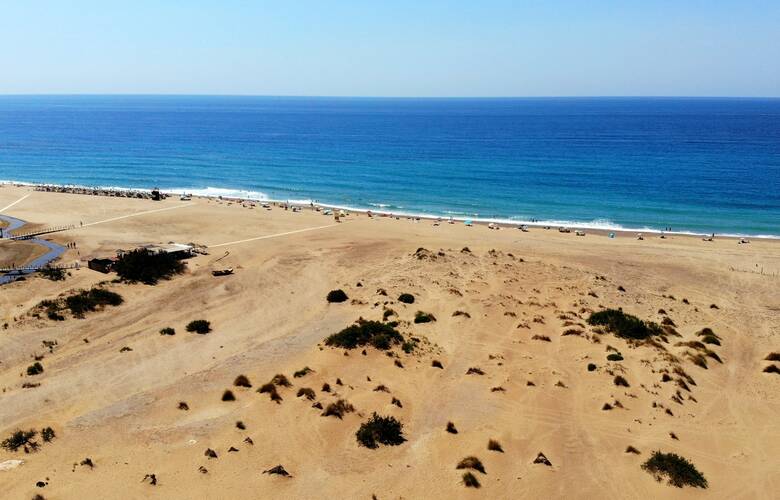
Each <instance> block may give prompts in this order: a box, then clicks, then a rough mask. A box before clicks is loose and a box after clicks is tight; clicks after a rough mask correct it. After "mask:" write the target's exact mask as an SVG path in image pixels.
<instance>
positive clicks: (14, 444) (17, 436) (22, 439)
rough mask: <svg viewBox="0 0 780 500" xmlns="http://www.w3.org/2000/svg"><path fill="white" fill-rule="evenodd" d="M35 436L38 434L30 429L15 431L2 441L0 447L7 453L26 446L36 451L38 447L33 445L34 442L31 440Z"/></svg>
mask: <svg viewBox="0 0 780 500" xmlns="http://www.w3.org/2000/svg"><path fill="white" fill-rule="evenodd" d="M37 434H38V432H37V431H35V430H33V429H30V430H29V431H23V430H17V431H15V432H14V433H13V434H11V435H10V436H9V437H8V438H6V439H4V440H3V441H2V442H1V443H0V446H2V447H3V448H4V449H5V450H8V451H16V450H18V449H19V448H22V447H27V446H30V447H31V448H33V449H36V448H37V447H38V445H37V443H35V441H33V439H34V438H35V436H36V435H37ZM34 443H35V444H34Z"/></svg>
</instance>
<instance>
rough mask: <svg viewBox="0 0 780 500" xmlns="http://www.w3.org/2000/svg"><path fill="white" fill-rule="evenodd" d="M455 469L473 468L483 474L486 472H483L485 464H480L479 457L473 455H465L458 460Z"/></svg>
mask: <svg viewBox="0 0 780 500" xmlns="http://www.w3.org/2000/svg"><path fill="white" fill-rule="evenodd" d="M455 468H456V469H473V470H475V471H479V472H481V473H483V474H487V472H485V466H484V465H482V462H481V461H480V459H478V458H477V457H474V456H470V457H466V458H464V459H463V460H461V461H460V462H458V465H456V466H455Z"/></svg>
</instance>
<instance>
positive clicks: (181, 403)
mask: <svg viewBox="0 0 780 500" xmlns="http://www.w3.org/2000/svg"><path fill="white" fill-rule="evenodd" d="M178 408H179V409H180V410H184V411H187V410H189V409H190V405H188V404H187V403H186V402H184V401H179V406H178Z"/></svg>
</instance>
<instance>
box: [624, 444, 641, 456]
mask: <svg viewBox="0 0 780 500" xmlns="http://www.w3.org/2000/svg"><path fill="white" fill-rule="evenodd" d="M626 453H633V454H634V455H639V453H640V451H639V450H637V449H636V448H634V447H633V446H630V445H629V447H628V448H626Z"/></svg>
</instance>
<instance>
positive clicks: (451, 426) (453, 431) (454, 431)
mask: <svg viewBox="0 0 780 500" xmlns="http://www.w3.org/2000/svg"><path fill="white" fill-rule="evenodd" d="M447 432H449V433H450V434H457V433H458V429H457V428H456V427H455V424H453V423H452V422H447Z"/></svg>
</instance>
